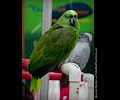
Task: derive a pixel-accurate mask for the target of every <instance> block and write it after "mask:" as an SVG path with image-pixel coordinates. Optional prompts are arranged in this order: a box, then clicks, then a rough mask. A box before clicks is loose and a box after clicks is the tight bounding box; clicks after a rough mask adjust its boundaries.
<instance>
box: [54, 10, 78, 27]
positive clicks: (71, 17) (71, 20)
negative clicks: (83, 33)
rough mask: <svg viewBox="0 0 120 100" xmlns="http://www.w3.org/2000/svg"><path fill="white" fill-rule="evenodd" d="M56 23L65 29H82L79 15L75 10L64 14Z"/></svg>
mask: <svg viewBox="0 0 120 100" xmlns="http://www.w3.org/2000/svg"><path fill="white" fill-rule="evenodd" d="M56 23H57V24H59V25H61V26H64V27H75V28H77V29H80V23H79V20H78V14H77V12H76V11H74V10H68V11H66V12H64V13H63V15H62V16H61V17H60V18H59V20H58V21H57V22H56Z"/></svg>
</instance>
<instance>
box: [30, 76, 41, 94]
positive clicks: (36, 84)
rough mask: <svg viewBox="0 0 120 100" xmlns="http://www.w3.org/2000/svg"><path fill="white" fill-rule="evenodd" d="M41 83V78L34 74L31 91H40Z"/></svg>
mask: <svg viewBox="0 0 120 100" xmlns="http://www.w3.org/2000/svg"><path fill="white" fill-rule="evenodd" d="M40 84H41V79H40V78H38V79H36V78H35V77H34V76H33V77H32V79H31V83H30V91H33V90H34V89H35V91H36V93H38V92H39V89H40Z"/></svg>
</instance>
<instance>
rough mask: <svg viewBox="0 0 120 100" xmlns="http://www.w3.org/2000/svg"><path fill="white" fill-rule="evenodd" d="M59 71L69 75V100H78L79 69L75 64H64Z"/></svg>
mask: <svg viewBox="0 0 120 100" xmlns="http://www.w3.org/2000/svg"><path fill="white" fill-rule="evenodd" d="M61 71H62V72H63V73H65V74H66V75H69V81H70V89H69V100H79V84H80V82H81V70H80V67H79V66H78V65H77V64H75V63H65V64H63V65H62V66H61Z"/></svg>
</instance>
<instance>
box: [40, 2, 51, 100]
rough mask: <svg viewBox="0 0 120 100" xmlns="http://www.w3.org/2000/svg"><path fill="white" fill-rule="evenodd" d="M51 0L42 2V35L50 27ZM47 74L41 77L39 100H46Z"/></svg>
mask: <svg viewBox="0 0 120 100" xmlns="http://www.w3.org/2000/svg"><path fill="white" fill-rule="evenodd" d="M51 20H52V0H43V20H42V35H43V34H44V33H45V32H46V31H47V30H48V29H49V28H50V27H51ZM48 89H49V73H48V74H46V75H45V76H43V77H42V81H41V87H40V100H48Z"/></svg>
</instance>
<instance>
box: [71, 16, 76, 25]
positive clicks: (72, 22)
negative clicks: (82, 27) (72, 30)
mask: <svg viewBox="0 0 120 100" xmlns="http://www.w3.org/2000/svg"><path fill="white" fill-rule="evenodd" d="M75 23H76V19H75V17H74V16H73V17H72V18H71V19H70V24H71V25H72V26H73V27H75Z"/></svg>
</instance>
